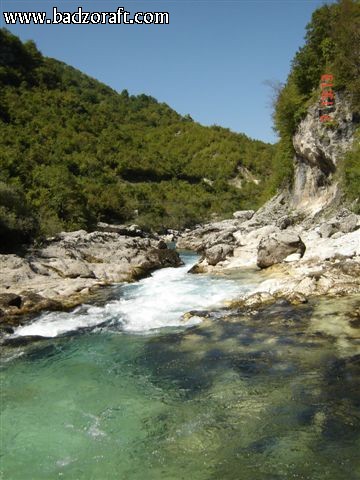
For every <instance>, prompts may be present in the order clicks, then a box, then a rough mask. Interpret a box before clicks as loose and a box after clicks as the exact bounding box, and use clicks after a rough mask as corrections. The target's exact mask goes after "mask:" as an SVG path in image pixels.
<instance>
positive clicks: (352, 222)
mask: <svg viewBox="0 0 360 480" xmlns="http://www.w3.org/2000/svg"><path fill="white" fill-rule="evenodd" d="M359 227H360V218H359V216H358V215H355V213H352V214H350V215H349V216H347V217H346V218H344V219H343V220H341V221H340V224H339V230H340V231H341V232H344V233H350V232H353V231H354V230H357V229H358V228H359Z"/></svg>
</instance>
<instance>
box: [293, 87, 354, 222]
mask: <svg viewBox="0 0 360 480" xmlns="http://www.w3.org/2000/svg"><path fill="white" fill-rule="evenodd" d="M319 116H320V112H319V105H318V104H315V105H313V106H311V107H310V108H309V109H308V113H307V115H306V117H305V118H304V119H303V120H302V121H301V122H300V124H299V126H298V128H297V130H296V133H295V135H294V137H293V145H294V148H295V160H294V161H295V175H294V183H293V192H292V200H291V201H292V206H293V207H294V208H296V209H297V210H302V211H304V212H306V213H308V214H314V213H316V212H319V211H320V210H322V209H323V208H324V207H326V206H327V205H329V204H330V203H331V202H333V201H334V199H336V198H337V197H338V196H339V191H338V185H337V182H336V181H335V178H334V177H335V172H336V170H337V167H338V165H339V161H340V160H341V158H342V156H343V155H344V153H345V152H346V151H347V150H349V149H350V148H351V147H352V144H353V139H354V132H355V129H356V121H355V118H354V116H353V114H352V111H351V108H350V102H349V100H348V98H347V97H346V96H345V95H344V94H342V93H339V92H337V93H336V102H335V106H334V111H333V112H332V116H333V118H334V121H333V124H332V125H330V124H327V123H322V122H320V120H319Z"/></svg>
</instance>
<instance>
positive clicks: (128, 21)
mask: <svg viewBox="0 0 360 480" xmlns="http://www.w3.org/2000/svg"><path fill="white" fill-rule="evenodd" d="M3 15H4V20H5V23H6V24H7V25H15V24H25V25H29V24H37V25H47V24H50V25H59V24H75V25H76V24H79V25H86V24H90V25H97V24H103V25H104V24H110V25H119V24H124V25H151V24H154V25H167V24H169V21H170V15H169V12H136V13H135V14H134V15H131V13H130V12H127V11H126V10H125V9H124V8H123V7H118V9H117V10H116V11H114V12H86V11H84V10H83V9H82V7H78V9H77V10H75V11H74V12H64V11H61V10H58V9H57V7H53V9H52V17H51V18H49V17H48V16H47V13H46V12H3Z"/></svg>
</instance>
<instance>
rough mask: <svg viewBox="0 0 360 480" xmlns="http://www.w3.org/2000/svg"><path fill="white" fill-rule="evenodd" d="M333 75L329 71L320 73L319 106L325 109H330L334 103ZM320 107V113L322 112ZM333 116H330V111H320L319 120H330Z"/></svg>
mask: <svg viewBox="0 0 360 480" xmlns="http://www.w3.org/2000/svg"><path fill="white" fill-rule="evenodd" d="M333 81H334V76H333V75H331V73H325V74H324V75H321V81H320V88H321V106H322V107H324V108H325V109H330V108H331V107H333V106H334V104H335V94H334V92H333V90H332V87H333V86H334V83H333ZM322 110H323V109H321V113H322ZM332 120H333V117H331V115H330V112H326V111H325V113H322V114H321V116H320V122H331V121H332Z"/></svg>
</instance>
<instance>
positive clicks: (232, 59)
mask: <svg viewBox="0 0 360 480" xmlns="http://www.w3.org/2000/svg"><path fill="white" fill-rule="evenodd" d="M323 3H324V2H323V1H322V0H251V1H246V0H181V1H180V0H162V1H155V0H154V1H153V0H146V1H138V0H126V1H125V0H124V1H120V0H118V1H113V0H112V1H108V0H102V1H93V0H86V1H84V0H77V1H73V0H61V1H55V0H54V1H49V0H42V1H31V2H29V1H28V0H27V1H19V0H1V6H2V10H4V11H11V10H16V11H21V10H31V11H42V10H45V9H46V10H48V11H49V10H50V8H51V9H52V7H53V6H55V5H56V6H57V8H58V9H59V10H62V11H74V10H76V9H77V7H78V6H80V5H81V6H82V8H83V10H86V11H111V10H116V9H117V7H118V6H122V7H124V8H125V10H127V11H129V12H131V13H132V14H133V13H135V12H138V11H168V12H169V13H170V24H169V25H28V26H26V25H16V26H12V27H9V26H7V28H9V30H10V31H12V32H13V33H15V34H17V35H19V36H20V37H21V38H22V39H24V40H27V39H33V40H34V41H35V42H36V44H37V46H38V48H39V49H40V50H41V51H42V52H43V54H45V55H47V56H51V57H55V58H57V59H59V60H62V61H64V62H66V63H68V64H70V65H73V66H74V67H76V68H78V69H80V70H82V71H83V72H85V73H87V74H89V75H91V76H92V77H95V78H97V79H99V80H101V81H102V82H104V83H106V84H108V85H110V86H111V87H113V88H114V89H116V90H118V91H121V90H123V89H125V88H126V89H127V90H128V91H129V92H130V94H139V93H146V94H148V95H152V96H153V97H155V98H157V99H158V100H159V101H162V102H166V103H167V104H169V105H170V106H171V107H172V108H174V109H175V110H177V111H178V112H179V113H181V114H187V113H189V114H190V115H191V116H192V117H193V119H194V120H196V121H199V122H200V123H202V124H204V125H213V124H217V125H221V126H224V127H227V128H230V129H231V130H233V131H236V132H243V133H245V134H247V135H249V136H250V137H253V138H258V139H261V140H264V141H269V142H274V141H275V140H276V136H275V134H274V132H273V131H272V121H271V106H270V104H271V89H270V88H269V87H268V86H267V85H265V84H264V82H266V81H267V80H271V81H273V80H277V81H282V82H283V81H285V80H286V77H287V75H288V73H289V68H290V62H291V59H292V58H293V56H294V54H295V52H296V51H297V49H298V48H299V46H301V45H302V44H303V38H304V34H305V26H306V24H307V23H308V22H309V20H310V18H311V14H312V12H313V10H314V9H315V8H316V7H318V6H320V5H322V4H323ZM1 20H2V23H1V25H2V26H5V25H4V22H3V16H2V15H1Z"/></svg>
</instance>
